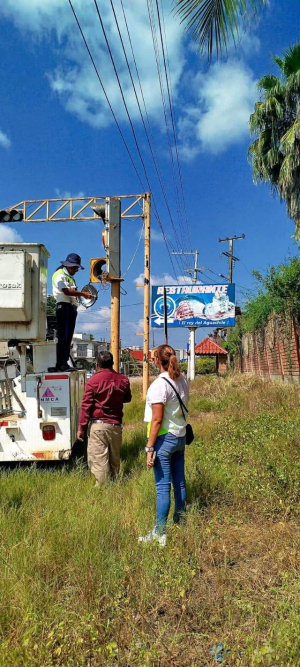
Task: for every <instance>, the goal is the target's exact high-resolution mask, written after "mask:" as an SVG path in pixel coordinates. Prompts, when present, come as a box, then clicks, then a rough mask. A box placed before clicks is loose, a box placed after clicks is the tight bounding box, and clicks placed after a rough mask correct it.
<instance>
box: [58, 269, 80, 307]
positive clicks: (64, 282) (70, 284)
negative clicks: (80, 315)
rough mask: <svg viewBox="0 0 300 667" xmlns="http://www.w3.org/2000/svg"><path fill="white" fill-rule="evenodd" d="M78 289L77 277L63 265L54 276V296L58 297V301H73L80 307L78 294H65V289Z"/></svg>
mask: <svg viewBox="0 0 300 667" xmlns="http://www.w3.org/2000/svg"><path fill="white" fill-rule="evenodd" d="M66 288H70V289H77V287H76V282H75V278H73V276H71V274H70V273H69V271H68V269H67V268H66V267H65V266H63V267H61V268H60V269H57V271H55V273H54V274H53V276H52V292H53V296H54V297H55V298H56V301H57V303H71V304H72V305H73V306H76V308H78V306H79V301H78V299H77V297H76V296H69V295H68V294H64V292H63V291H62V290H63V289H66Z"/></svg>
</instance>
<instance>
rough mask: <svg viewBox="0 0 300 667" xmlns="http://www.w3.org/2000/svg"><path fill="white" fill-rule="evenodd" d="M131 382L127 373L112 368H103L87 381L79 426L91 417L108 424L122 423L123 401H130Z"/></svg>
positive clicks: (86, 422) (85, 424) (84, 424)
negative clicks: (117, 371)
mask: <svg viewBox="0 0 300 667" xmlns="http://www.w3.org/2000/svg"><path fill="white" fill-rule="evenodd" d="M130 401H131V391H130V383H129V380H128V377H126V375H122V373H116V371H114V370H112V369H110V368H101V370H99V371H97V373H94V375H92V377H91V378H90V379H89V380H88V381H87V383H86V385H85V390H84V396H83V399H82V403H81V408H80V415H79V428H83V429H84V428H85V427H86V426H87V425H88V422H89V421H90V419H101V420H102V421H104V422H107V423H108V424H122V417H123V403H130Z"/></svg>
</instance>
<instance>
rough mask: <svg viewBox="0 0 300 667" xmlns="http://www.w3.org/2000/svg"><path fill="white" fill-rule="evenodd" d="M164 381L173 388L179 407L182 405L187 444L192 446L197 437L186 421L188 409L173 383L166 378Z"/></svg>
mask: <svg viewBox="0 0 300 667" xmlns="http://www.w3.org/2000/svg"><path fill="white" fill-rule="evenodd" d="M163 380H165V381H166V382H167V383H168V384H169V385H170V387H172V389H173V390H174V392H175V394H176V397H177V399H178V401H179V405H180V407H181V412H182V416H183V419H184V421H185V423H186V432H185V444H186V445H191V444H192V442H193V440H194V438H195V436H194V431H193V427H192V426H191V424H188V423H187V421H186V416H185V413H188V409H187V408H186V407H185V405H184V402H183V400H182V398H181V397H180V396H179V394H178V391H177V389H175V387H174V385H173V384H172V382H170V380H168V379H167V378H165V377H164V378H163Z"/></svg>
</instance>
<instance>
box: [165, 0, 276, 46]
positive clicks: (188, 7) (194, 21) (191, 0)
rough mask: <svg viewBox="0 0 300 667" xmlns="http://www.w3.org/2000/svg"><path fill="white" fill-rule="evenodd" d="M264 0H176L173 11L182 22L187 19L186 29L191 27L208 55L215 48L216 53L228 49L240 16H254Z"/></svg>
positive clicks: (236, 34)
mask: <svg viewBox="0 0 300 667" xmlns="http://www.w3.org/2000/svg"><path fill="white" fill-rule="evenodd" d="M266 1H267V0H176V1H175V11H176V13H177V14H178V15H179V16H180V18H181V22H186V24H187V25H186V27H187V29H188V30H192V32H193V36H194V38H195V39H196V41H197V42H198V43H199V46H200V49H201V50H202V51H204V50H207V53H208V58H209V59H210V58H211V57H212V53H213V51H214V49H215V50H216V54H217V56H219V55H221V54H222V53H223V52H227V45H228V42H229V39H230V38H231V39H232V41H233V42H234V44H235V43H236V40H237V38H238V36H239V23H240V20H241V19H245V18H246V19H248V20H249V18H250V15H252V16H255V14H256V13H257V11H258V10H259V9H261V8H262V7H263V6H264V5H265V4H266Z"/></svg>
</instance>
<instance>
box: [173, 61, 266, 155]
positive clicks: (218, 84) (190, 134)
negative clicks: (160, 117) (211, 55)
mask: <svg viewBox="0 0 300 667" xmlns="http://www.w3.org/2000/svg"><path fill="white" fill-rule="evenodd" d="M194 86H195V90H196V95H197V106H189V107H187V108H186V109H185V113H184V115H182V117H181V118H180V121H179V139H180V143H181V155H182V157H183V159H185V160H192V159H194V157H195V156H196V155H197V154H198V153H199V152H200V151H206V152H209V153H214V154H217V153H221V152H223V151H225V150H226V149H227V148H229V146H230V145H232V144H236V143H239V142H240V141H243V140H244V139H245V137H247V135H248V134H249V126H248V122H249V116H250V114H251V112H252V110H253V107H254V102H255V100H256V97H257V89H256V81H255V79H254V76H253V72H252V71H251V70H249V69H248V68H247V67H246V65H245V63H244V62H243V61H241V60H236V59H233V58H231V59H230V60H228V61H227V62H225V63H220V64H219V63H216V64H215V65H212V67H211V68H210V69H209V70H208V72H207V73H206V74H202V73H199V74H198V75H197V76H196V77H195V82H194Z"/></svg>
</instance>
